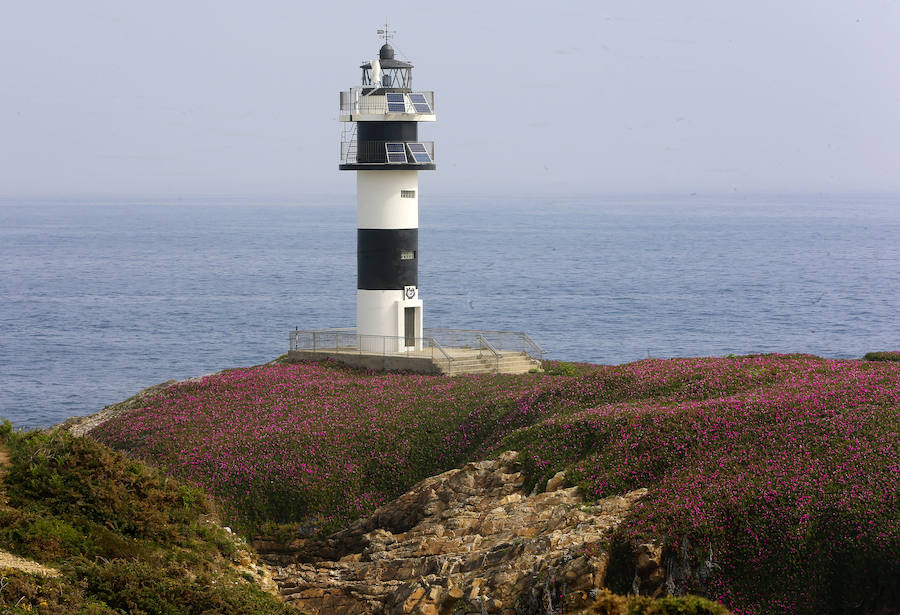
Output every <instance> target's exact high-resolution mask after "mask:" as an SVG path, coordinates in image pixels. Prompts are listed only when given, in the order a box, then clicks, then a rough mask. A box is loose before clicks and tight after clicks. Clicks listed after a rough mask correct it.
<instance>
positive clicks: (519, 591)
mask: <svg viewBox="0 0 900 615" xmlns="http://www.w3.org/2000/svg"><path fill="white" fill-rule="evenodd" d="M523 481H524V479H523V476H522V472H521V467H520V464H519V461H518V454H517V453H515V452H507V453H504V454H503V455H501V456H500V458H499V459H496V460H492V461H481V462H478V463H469V464H467V465H465V466H464V467H463V468H461V469H457V470H451V471H449V472H445V473H443V474H440V475H438V476H434V477H432V478H428V479H426V480H424V481H422V482H421V483H419V484H418V485H416V486H415V487H414V488H413V489H412V490H411V491H409V492H408V493H406V494H405V495H403V496H402V497H400V498H398V499H397V500H394V501H392V502H390V503H389V504H387V505H385V506H383V507H381V508H379V509H378V510H376V511H375V513H374V514H372V515H371V516H369V517H366V518H364V519H361V520H359V521H357V522H356V523H354V524H353V525H352V526H351V527H349V528H348V529H346V530H344V531H342V532H339V533H337V534H335V535H333V536H331V537H330V538H328V539H327V540H310V539H302V538H297V539H295V540H293V541H292V542H290V543H289V544H283V543H280V542H277V541H274V540H271V539H266V538H260V539H258V540H256V541H255V544H254V546H255V547H256V549H257V550H258V551H259V552H260V554H261V556H262V557H263V558H264V560H266V561H268V562H269V563H270V565H272V566H273V567H274V568H275V574H274V577H275V581H276V582H277V584H278V587H279V589H280V592H281V595H282V596H283V597H284V598H285V600H286V601H288V602H289V603H291V604H294V605H296V606H299V607H300V608H301V610H303V611H306V612H308V613H311V614H322V615H324V614H325V613H330V614H337V615H355V614H361V613H381V614H385V615H386V614H400V613H404V614H406V613H415V614H421V615H445V614H451V613H452V614H464V613H474V614H478V615H480V614H482V613H501V614H504V615H513V614H520V615H521V614H523V613H551V612H556V611H555V610H556V609H558V608H559V607H560V606H561V604H562V603H563V602H565V604H566V606H567V608H570V609H578V608H580V607H584V606H587V605H588V604H590V603H591V601H592V600H591V598H592V597H593V596H595V595H596V594H597V592H598V590H600V589H601V588H603V587H604V581H605V577H606V570H607V566H608V564H609V555H608V552H607V550H606V549H605V547H604V539H605V538H606V537H607V536H608V535H609V534H610V532H611V531H612V530H613V529H615V528H616V527H617V526H618V524H619V523H621V522H622V520H623V519H624V517H625V515H626V514H627V513H628V511H629V510H630V509H631V507H632V506H633V504H634V503H635V502H636V501H638V500H639V499H640V498H641V497H642V496H643V495H644V493H645V490H637V491H632V492H630V493H627V494H625V495H623V496H622V497H610V498H606V499H604V500H601V501H599V502H596V503H594V504H592V505H589V506H588V505H585V504H584V503H583V501H582V497H581V495H580V494H579V493H578V490H577V488H575V487H570V488H563V477H562V474H559V475H557V476H556V477H554V478H553V479H551V480H550V481H549V482H548V484H547V489H546V491H544V492H543V493H531V494H528V493H524V492H523V490H522V485H523ZM649 572H650V573H652V572H653V571H649Z"/></svg>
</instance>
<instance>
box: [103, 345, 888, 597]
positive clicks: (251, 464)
mask: <svg viewBox="0 0 900 615" xmlns="http://www.w3.org/2000/svg"><path fill="white" fill-rule="evenodd" d="M547 367H548V370H547V372H548V373H546V374H526V375H521V376H503V375H500V376H463V377H457V378H444V377H434V376H422V375H413V374H396V373H371V372H360V371H355V370H351V369H348V368H345V367H341V366H339V365H336V364H328V363H301V364H290V363H283V364H277V365H266V366H260V367H254V368H247V369H236V370H230V371H227V372H223V373H220V374H217V375H213V376H209V377H206V378H203V379H200V380H197V381H192V382H187V383H181V384H178V385H174V386H172V387H168V388H166V389H164V390H162V391H160V392H158V393H156V394H155V395H152V396H150V397H149V398H147V399H146V400H145V402H144V404H143V406H142V407H141V408H139V409H136V410H134V411H132V412H130V413H127V414H124V415H122V416H120V417H118V418H115V419H113V420H110V421H107V422H106V423H104V424H103V425H102V426H101V427H100V428H98V429H95V430H94V431H93V432H92V434H93V435H94V436H95V437H96V438H98V439H100V440H101V441H103V442H106V443H108V444H110V445H112V446H114V447H116V448H119V449H123V450H127V451H129V452H130V453H131V454H132V455H134V456H136V457H139V458H142V459H145V460H148V461H151V462H153V463H156V464H158V465H159V466H161V467H163V468H164V469H165V470H166V471H167V472H168V473H170V474H172V475H175V476H178V477H180V478H181V479H183V480H185V481H186V482H188V483H190V484H196V485H200V486H202V487H204V488H205V489H207V490H209V492H210V493H211V494H213V496H214V497H215V498H216V499H217V501H219V502H221V504H222V506H223V509H224V512H225V514H226V515H227V517H228V518H229V520H230V521H231V522H232V523H235V524H237V525H238V526H240V527H243V528H245V529H246V530H247V531H253V529H254V528H258V527H259V526H261V525H264V524H267V525H268V528H267V529H268V531H269V532H270V533H271V531H272V529H273V524H286V525H283V526H282V527H284V528H285V532H301V533H306V534H309V535H312V534H316V533H327V532H330V531H332V530H335V529H338V528H341V527H344V526H346V525H347V524H348V523H349V522H351V521H352V520H353V519H356V518H358V517H360V516H362V515H364V514H366V513H369V512H371V511H372V510H373V509H374V508H375V507H377V506H378V505H380V504H383V503H385V502H386V501H388V500H389V499H391V498H394V497H396V496H398V495H400V494H401V493H403V492H404V491H405V490H407V489H408V488H409V487H410V486H411V485H412V484H414V483H415V482H417V481H419V480H421V479H423V478H425V477H427V476H430V475H432V474H436V473H438V472H440V471H443V470H446V469H448V468H452V467H456V466H458V465H460V464H461V463H463V462H465V461H469V460H472V459H477V458H483V457H489V456H494V455H497V454H499V453H500V452H502V451H504V450H518V451H520V454H521V457H522V459H523V460H524V464H525V467H526V470H527V473H528V480H529V482H530V484H531V485H534V486H536V487H538V488H540V486H541V485H542V484H543V483H545V482H546V481H547V479H548V478H549V477H551V476H553V475H554V474H555V473H557V472H559V471H565V472H566V479H567V481H568V482H569V483H570V484H574V485H578V486H580V487H582V488H583V489H584V491H585V492H586V493H587V494H589V495H590V496H592V497H595V498H601V497H604V496H607V495H611V494H619V493H623V492H625V491H627V490H629V489H635V488H639V487H645V488H648V489H649V493H648V496H647V497H646V498H645V499H644V500H642V502H641V503H640V504H639V505H638V506H636V507H635V511H634V513H633V514H632V515H631V517H630V518H629V520H628V522H627V523H626V524H625V526H624V529H622V530H621V531H619V532H618V533H617V535H616V538H615V540H614V541H613V543H611V544H610V545H609V548H610V549H611V551H612V552H613V553H615V552H617V551H618V552H624V551H627V550H628V549H629V548H630V546H631V545H633V544H634V543H636V542H639V541H647V540H652V541H658V542H660V543H661V544H662V545H663V547H664V549H665V553H666V557H667V558H668V560H669V561H670V562H676V563H679V565H680V566H681V568H682V569H683V570H687V571H689V574H687V575H686V576H685V578H684V579H683V581H682V586H681V587H680V588H679V590H680V591H689V592H692V593H698V594H702V595H705V596H708V597H711V598H713V599H716V600H718V601H721V602H722V603H724V604H725V605H726V606H728V607H729V608H731V609H733V610H734V612H735V613H780V612H805V613H844V612H875V611H876V610H877V609H878V608H881V607H884V606H886V605H895V606H896V605H897V604H898V600H900V598H898V596H897V593H896V592H897V586H896V577H895V572H896V570H898V569H900V523H898V520H897V519H898V517H897V511H898V510H900V505H898V492H897V489H896V485H897V479H898V467H897V463H896V460H897V459H898V458H900V442H898V437H897V433H898V432H900V416H898V408H900V365H898V364H896V363H891V362H875V361H850V360H846V361H838V360H825V359H821V358H818V357H814V356H808V355H765V356H745V357H733V358H705V359H669V360H657V359H648V360H644V361H638V362H636V363H630V364H626V365H622V366H593V365H578V364H553V363H549V364H548V365H547ZM615 559H616V558H614V560H615ZM616 561H618V562H627V558H619V559H618V560H616ZM633 577H634V570H633V569H629V568H628V565H627V563H625V564H622V565H621V566H620V568H618V569H615V568H614V569H611V570H610V574H609V584H610V585H611V588H612V589H613V590H614V591H619V592H623V591H628V590H629V589H630V584H631V583H632V580H633Z"/></svg>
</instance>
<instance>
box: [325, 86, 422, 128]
mask: <svg viewBox="0 0 900 615" xmlns="http://www.w3.org/2000/svg"><path fill="white" fill-rule="evenodd" d="M436 119H437V118H436V116H435V114H434V92H410V91H406V90H402V89H391V88H377V89H373V88H351V89H349V90H345V91H343V92H341V111H340V121H342V122H434V121H435V120H436Z"/></svg>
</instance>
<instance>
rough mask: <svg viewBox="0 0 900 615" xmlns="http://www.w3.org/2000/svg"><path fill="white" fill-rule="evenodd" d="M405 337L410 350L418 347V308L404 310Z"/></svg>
mask: <svg viewBox="0 0 900 615" xmlns="http://www.w3.org/2000/svg"><path fill="white" fill-rule="evenodd" d="M403 337H404V338H406V340H405V342H404V345H405V346H406V347H407V348H409V347H410V346H415V345H416V308H414V307H408V308H403Z"/></svg>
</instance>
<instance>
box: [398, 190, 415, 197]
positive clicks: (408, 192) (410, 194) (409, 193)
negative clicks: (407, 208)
mask: <svg viewBox="0 0 900 615" xmlns="http://www.w3.org/2000/svg"><path fill="white" fill-rule="evenodd" d="M400 198H402V199H414V198H416V191H415V190H401V191H400Z"/></svg>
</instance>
